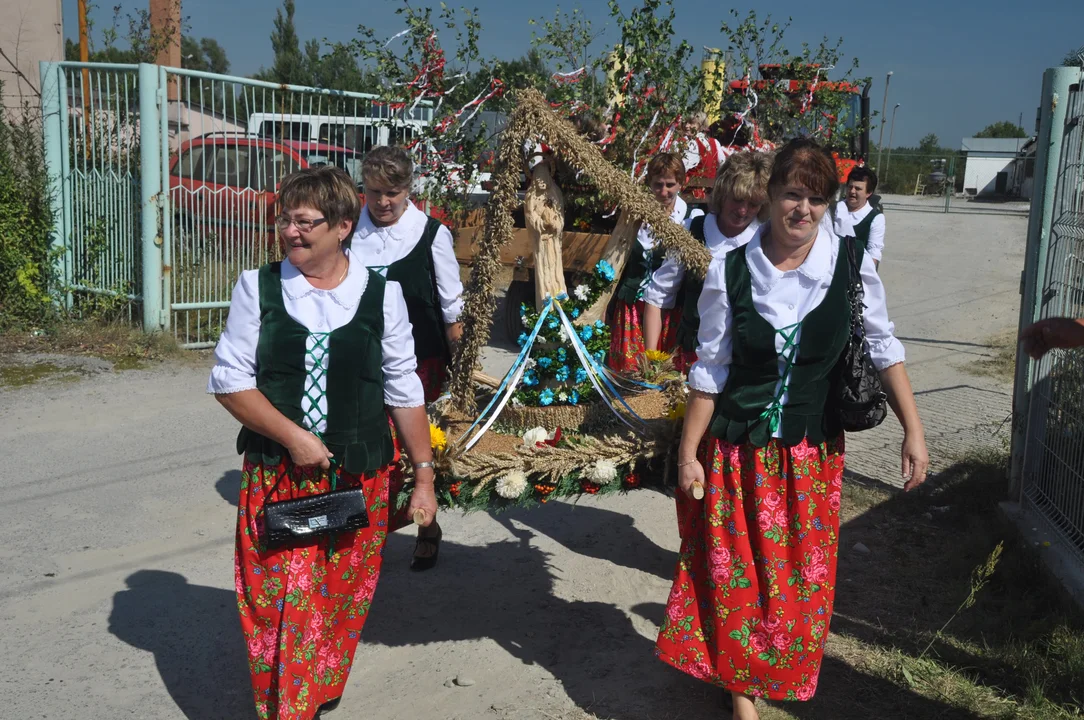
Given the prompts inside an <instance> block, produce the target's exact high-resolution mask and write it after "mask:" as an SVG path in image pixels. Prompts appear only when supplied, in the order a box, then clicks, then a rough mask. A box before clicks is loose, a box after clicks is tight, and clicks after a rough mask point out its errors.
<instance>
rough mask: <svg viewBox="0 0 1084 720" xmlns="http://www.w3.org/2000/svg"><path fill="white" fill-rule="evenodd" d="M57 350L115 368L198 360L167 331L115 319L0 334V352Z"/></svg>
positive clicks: (58, 352) (45, 351) (121, 368)
mask: <svg viewBox="0 0 1084 720" xmlns="http://www.w3.org/2000/svg"><path fill="white" fill-rule="evenodd" d="M5 353H57V354H69V355H89V356H93V357H99V358H102V359H104V360H109V361H110V362H112V363H113V365H114V368H115V369H118V370H124V369H131V368H135V367H141V366H142V365H143V364H145V363H148V362H155V361H164V360H184V361H202V359H201V358H198V357H197V354H196V353H186V352H185V351H183V350H181V348H180V347H179V346H178V345H177V342H176V340H174V339H173V337H172V336H170V335H164V334H157V333H155V334H147V333H144V332H143V331H142V330H139V329H138V328H136V327H133V326H132V325H130V324H128V323H126V322H121V321H116V322H91V321H88V322H59V323H57V324H56V325H54V326H52V327H50V328H48V329H46V330H38V331H35V332H30V333H8V334H5V335H0V354H5Z"/></svg>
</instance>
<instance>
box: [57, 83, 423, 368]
mask: <svg viewBox="0 0 1084 720" xmlns="http://www.w3.org/2000/svg"><path fill="white" fill-rule="evenodd" d="M41 76H42V88H43V93H42V95H43V99H42V103H43V113H44V117H45V146H46V162H47V170H48V172H49V177H50V182H51V184H52V190H53V192H54V197H56V198H57V199H58V210H60V212H59V213H58V216H57V217H58V222H57V228H56V233H55V241H54V243H55V247H56V248H57V250H58V256H59V257H60V259H61V260H60V261H61V263H62V277H63V278H64V284H65V287H66V289H67V291H68V302H69V304H70V305H74V304H77V303H78V302H79V299H80V297H82V296H84V295H88V294H89V295H98V296H102V295H105V296H111V297H114V298H117V299H118V302H124V301H128V302H129V307H130V308H139V309H140V310H141V312H142V319H143V325H144V328H145V329H146V330H148V331H154V330H160V331H167V332H172V333H174V335H175V336H176V337H177V339H178V340H179V341H180V342H181V344H182V345H184V346H185V347H206V346H209V345H213V344H214V342H215V340H216V338H217V337H218V334H219V332H220V331H221V328H222V326H223V324H224V322H225V317H226V310H227V308H228V307H229V299H230V291H231V290H232V288H233V283H234V282H235V281H236V279H237V276H238V274H239V273H240V272H241V271H242V270H246V269H250V268H256V267H259V266H260V265H262V264H263V263H265V262H267V261H268V260H269V259H271V258H273V257H274V256H275V254H276V253H277V252H278V249H277V247H278V246H277V242H276V236H275V226H274V221H273V218H274V215H275V201H276V190H277V187H278V184H279V182H280V181H281V180H282V178H283V177H285V176H286V175H288V174H289V173H291V172H293V171H295V170H297V169H300V168H305V167H312V166H316V165H321V164H334V165H337V166H339V167H341V168H343V169H344V170H346V171H347V172H349V173H350V174H351V175H352V176H353V177H354V178H355V180H357V182H358V183H360V182H361V160H362V158H363V156H364V154H365V152H367V151H368V150H369V148H371V147H373V146H375V145H386V144H390V143H404V142H409V141H410V140H411V139H413V138H414V137H416V136H417V135H418V134H419V133H420V132H422V129H423V127H424V126H425V125H427V124H428V122H429V121H430V119H431V113H432V109H431V107H429V106H428V105H419V106H417V107H415V108H408V109H406V110H403V111H400V112H398V113H395V112H392V111H391V110H390V109H389V108H388V106H386V105H382V104H380V103H379V102H378V101H377V98H376V96H373V95H365V94H360V93H348V92H339V91H332V90H322V89H317V88H308V87H297V86H290V85H276V84H273V83H265V82H259V81H255V80H249V79H245V78H238V77H230V76H222V75H212V74H210V73H203V72H195V71H189V70H180V69H175V68H166V67H159V66H156V65H146V64H144V65H107V64H97V63H91V64H81V63H42V64H41ZM404 116H406V118H408V119H404Z"/></svg>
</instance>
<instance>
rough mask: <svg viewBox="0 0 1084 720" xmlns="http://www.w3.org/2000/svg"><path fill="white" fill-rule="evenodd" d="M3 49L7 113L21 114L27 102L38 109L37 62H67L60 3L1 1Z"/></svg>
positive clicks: (0, 70) (0, 63)
mask: <svg viewBox="0 0 1084 720" xmlns="http://www.w3.org/2000/svg"><path fill="white" fill-rule="evenodd" d="M0 50H3V55H0V80H2V81H3V83H4V90H3V96H2V98H0V99H2V103H3V108H4V110H5V111H6V112H8V113H12V112H16V113H17V112H20V111H21V109H22V107H23V103H24V102H28V103H30V104H31V105H32V106H35V107H37V106H39V101H40V95H39V93H40V92H41V87H40V86H41V78H40V77H39V72H38V63H39V62H40V61H42V60H54V61H55V60H63V59H64V22H63V19H62V16H61V9H60V0H0ZM20 73H21V75H20Z"/></svg>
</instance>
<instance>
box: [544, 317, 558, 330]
mask: <svg viewBox="0 0 1084 720" xmlns="http://www.w3.org/2000/svg"><path fill="white" fill-rule="evenodd" d="M546 325H548V326H549V329H550V330H556V329H557V328H558V327H559V326H560V325H561V319H560V318H559V317H557V316H556V315H550V319H549V320H547V321H546Z"/></svg>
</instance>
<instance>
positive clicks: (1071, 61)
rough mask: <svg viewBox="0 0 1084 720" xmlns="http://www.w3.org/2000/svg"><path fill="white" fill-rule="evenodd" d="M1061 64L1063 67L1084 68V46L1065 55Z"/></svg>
mask: <svg viewBox="0 0 1084 720" xmlns="http://www.w3.org/2000/svg"><path fill="white" fill-rule="evenodd" d="M1061 64H1062V65H1063V66H1064V67H1084V45H1081V46H1080V47H1078V48H1077V49H1075V50H1070V51H1069V52H1067V53H1065V57H1063V58H1062V59H1061Z"/></svg>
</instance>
